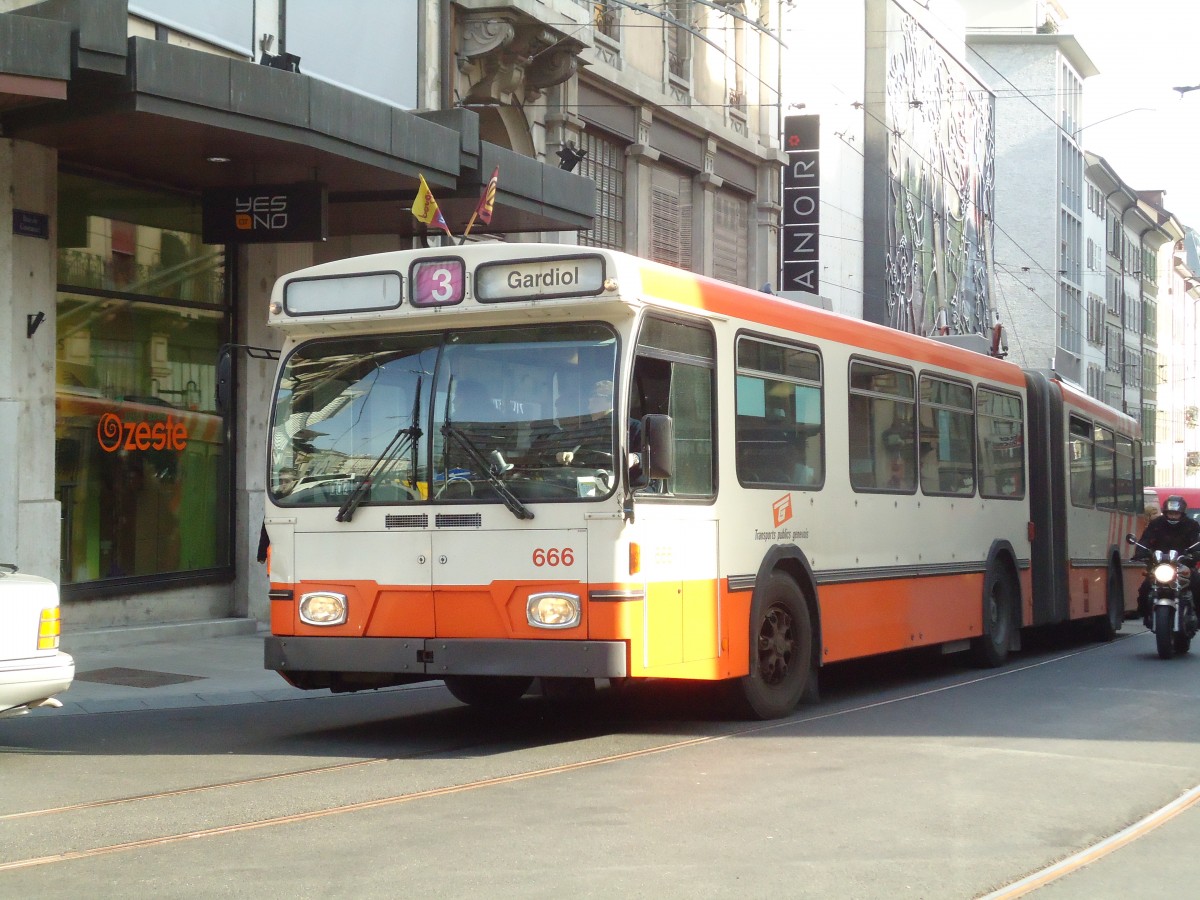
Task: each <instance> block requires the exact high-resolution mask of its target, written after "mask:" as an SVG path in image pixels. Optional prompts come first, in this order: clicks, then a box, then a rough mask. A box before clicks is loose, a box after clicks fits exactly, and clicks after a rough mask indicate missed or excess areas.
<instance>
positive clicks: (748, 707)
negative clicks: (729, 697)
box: [734, 572, 813, 719]
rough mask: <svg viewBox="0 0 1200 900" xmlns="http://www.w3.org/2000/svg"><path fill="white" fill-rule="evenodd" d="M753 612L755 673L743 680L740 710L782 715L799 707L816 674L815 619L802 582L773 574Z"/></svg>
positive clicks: (738, 701) (739, 692)
mask: <svg viewBox="0 0 1200 900" xmlns="http://www.w3.org/2000/svg"><path fill="white" fill-rule="evenodd" d="M758 601H759V602H756V603H755V604H754V607H753V609H752V612H751V617H750V674H749V675H746V676H744V677H742V678H739V679H738V680H737V682H736V683H735V684H736V689H735V691H734V702H735V705H736V706H737V707H738V710H739V712H741V713H742V714H743V715H747V716H750V717H753V718H758V719H778V718H782V717H783V716H786V715H788V714H790V713H791V712H792V710H794V709H795V708H796V704H797V703H799V702H800V698H801V697H802V696H803V694H804V690H805V688H806V687H807V686H808V680H809V678H810V677H812V644H813V635H812V620H811V617H810V616H809V613H808V604H807V603H806V602H805V600H804V594H803V593H801V591H800V588H799V587H797V585H796V582H794V581H793V580H792V579H791V578H789V577H788V576H786V575H783V574H780V573H778V572H776V573H774V574H773V575H771V577H770V578H769V579H768V581H767V583H766V585H765V586H764V588H763V591H762V594H761V596H760V597H759V598H758Z"/></svg>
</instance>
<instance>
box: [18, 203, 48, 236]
mask: <svg viewBox="0 0 1200 900" xmlns="http://www.w3.org/2000/svg"><path fill="white" fill-rule="evenodd" d="M13 234H23V235H25V236H26V237H35V238H41V239H42V240H44V241H45V240H49V239H50V217H49V216H48V215H46V214H45V213H35V212H29V211H28V210H25V209H14V210H13Z"/></svg>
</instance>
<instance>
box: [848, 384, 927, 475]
mask: <svg viewBox="0 0 1200 900" xmlns="http://www.w3.org/2000/svg"><path fill="white" fill-rule="evenodd" d="M914 401H915V396H914V379H913V376H912V373H911V372H904V371H901V370H899V369H891V368H885V367H884V366H880V365H874V364H870V363H865V362H858V361H855V362H852V363H851V364H850V407H849V422H848V425H849V435H850V486H851V487H852V488H854V489H855V490H857V491H899V492H905V493H912V492H913V491H915V490H916V488H917V457H916V434H915V419H916V416H915V415H914V411H915V407H916V404H915V402H914Z"/></svg>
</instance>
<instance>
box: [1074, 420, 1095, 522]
mask: <svg viewBox="0 0 1200 900" xmlns="http://www.w3.org/2000/svg"><path fill="white" fill-rule="evenodd" d="M1067 464H1068V465H1069V466H1070V467H1071V503H1072V504H1073V505H1075V506H1094V505H1095V502H1096V495H1095V487H1094V482H1093V480H1092V425H1091V423H1090V422H1086V421H1084V420H1083V419H1079V418H1076V417H1075V416H1071V421H1070V438H1069V439H1068V442H1067Z"/></svg>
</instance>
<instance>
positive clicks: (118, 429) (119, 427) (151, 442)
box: [96, 412, 188, 453]
mask: <svg viewBox="0 0 1200 900" xmlns="http://www.w3.org/2000/svg"><path fill="white" fill-rule="evenodd" d="M96 439H97V440H98V441H99V442H100V449H101V450H103V451H104V452H105V453H115V452H116V451H118V450H186V449H187V442H188V433H187V426H186V425H184V424H183V422H181V421H179V420H178V419H176V418H175V417H174V416H167V421H165V422H155V423H153V424H151V423H150V422H129V421H126V420H125V419H122V418H121V417H120V416H118V415H117V414H116V413H111V412H110V413H105V414H104V415H102V416H101V417H100V421H99V422H97V423H96Z"/></svg>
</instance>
